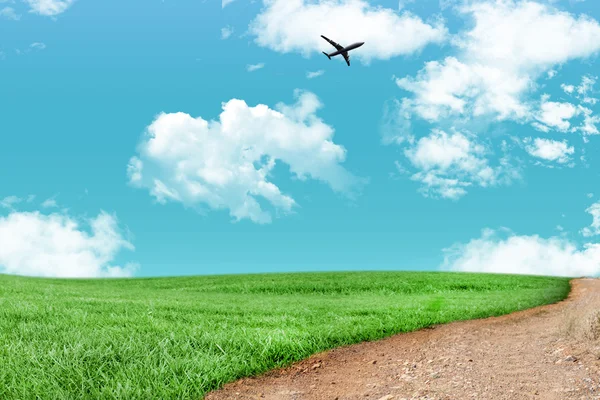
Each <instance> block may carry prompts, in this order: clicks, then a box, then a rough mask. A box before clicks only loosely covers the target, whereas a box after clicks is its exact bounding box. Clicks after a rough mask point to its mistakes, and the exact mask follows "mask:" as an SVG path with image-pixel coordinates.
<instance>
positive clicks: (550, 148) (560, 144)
mask: <svg viewBox="0 0 600 400" xmlns="http://www.w3.org/2000/svg"><path fill="white" fill-rule="evenodd" d="M524 142H525V143H528V144H527V145H526V146H525V150H527V152H528V153H529V154H530V155H531V156H533V157H537V158H541V159H543V160H546V161H556V162H558V163H561V164H564V163H567V162H569V161H571V159H570V157H569V155H571V154H573V153H575V148H573V146H569V144H568V143H567V141H566V140H563V141H558V140H551V139H542V138H535V139H534V140H533V141H532V140H531V138H527V139H525V140H524Z"/></svg>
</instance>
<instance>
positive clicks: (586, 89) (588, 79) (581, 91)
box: [577, 75, 598, 104]
mask: <svg viewBox="0 0 600 400" xmlns="http://www.w3.org/2000/svg"><path fill="white" fill-rule="evenodd" d="M596 80H597V77H595V76H589V75H586V76H583V78H582V79H581V85H579V86H577V94H578V95H579V96H578V98H580V99H581V101H583V102H584V103H589V104H596V103H597V102H598V99H597V98H595V97H590V96H589V93H590V92H592V91H593V87H594V84H595V83H596Z"/></svg>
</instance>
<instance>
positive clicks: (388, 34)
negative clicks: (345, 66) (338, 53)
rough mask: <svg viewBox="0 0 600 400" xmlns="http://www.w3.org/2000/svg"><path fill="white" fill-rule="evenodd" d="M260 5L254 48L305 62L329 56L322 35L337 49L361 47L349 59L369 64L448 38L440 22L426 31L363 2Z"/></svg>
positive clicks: (415, 21) (286, 0)
mask: <svg viewBox="0 0 600 400" xmlns="http://www.w3.org/2000/svg"><path fill="white" fill-rule="evenodd" d="M264 5H265V8H264V9H263V11H262V12H261V13H260V14H259V15H258V16H257V17H256V18H255V19H254V20H253V21H252V23H251V24H250V27H249V30H250V33H252V34H253V35H255V36H256V43H257V44H258V45H260V46H263V47H268V48H270V49H272V50H274V51H277V52H281V53H289V52H298V53H301V54H302V55H304V56H305V57H308V56H310V55H311V54H312V53H314V52H317V53H320V52H322V51H328V52H329V51H331V49H332V47H331V45H330V44H329V43H327V42H326V41H325V40H323V39H322V38H321V36H320V35H325V36H326V37H328V38H329V39H332V40H334V41H335V42H337V43H339V44H341V45H349V44H351V43H354V42H365V45H364V46H363V47H361V48H360V49H358V50H356V51H354V52H353V53H352V57H353V58H356V59H358V60H360V61H361V62H362V63H364V64H368V63H369V62H370V61H371V60H373V59H383V60H387V59H389V58H392V57H396V56H400V55H406V54H412V53H415V52H417V51H420V50H421V49H423V48H424V47H425V46H427V45H428V44H430V43H441V42H442V41H444V40H445V39H446V36H447V29H446V28H445V27H444V25H443V23H442V22H441V21H438V22H437V23H435V25H429V24H427V23H425V22H423V20H421V19H420V18H419V17H418V16H415V15H412V14H410V13H409V12H403V13H402V14H400V13H398V12H397V11H395V10H393V9H390V8H384V7H380V6H371V5H370V4H369V3H368V2H366V1H363V0H330V1H322V2H317V3H315V2H309V3H308V2H305V1H304V0H264ZM332 21H335V24H333V23H332Z"/></svg>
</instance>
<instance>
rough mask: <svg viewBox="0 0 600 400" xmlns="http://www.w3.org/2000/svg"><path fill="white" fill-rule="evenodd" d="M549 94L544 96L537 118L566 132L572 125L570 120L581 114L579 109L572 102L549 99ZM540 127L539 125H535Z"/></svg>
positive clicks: (548, 125)
mask: <svg viewBox="0 0 600 400" xmlns="http://www.w3.org/2000/svg"><path fill="white" fill-rule="evenodd" d="M548 99H549V96H548V95H544V96H542V101H541V106H540V110H539V111H538V112H537V113H536V115H535V118H536V119H537V120H538V121H539V122H541V123H542V124H545V125H546V126H547V127H552V128H555V129H558V130H559V131H562V132H566V131H568V130H569V128H570V127H571V123H570V122H569V120H570V119H571V118H573V117H575V116H576V115H578V114H579V109H578V108H577V107H576V106H575V105H573V104H571V103H559V102H554V101H548ZM534 126H535V127H538V128H539V125H537V124H536V125H534Z"/></svg>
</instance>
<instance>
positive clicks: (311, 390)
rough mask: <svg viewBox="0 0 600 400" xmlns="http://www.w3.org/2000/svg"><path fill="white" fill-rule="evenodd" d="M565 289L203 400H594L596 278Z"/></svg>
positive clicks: (341, 351) (599, 390)
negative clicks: (530, 304) (521, 306)
mask: <svg viewBox="0 0 600 400" xmlns="http://www.w3.org/2000/svg"><path fill="white" fill-rule="evenodd" d="M571 284H572V291H571V293H570V295H569V297H568V298H567V299H566V300H564V301H562V302H560V303H557V304H552V305H547V306H541V307H536V308H533V309H529V310H525V311H520V312H516V313H513V314H509V315H505V316H501V317H495V318H486V319H480V320H472V321H464V322H453V323H450V324H445V325H439V326H436V327H435V328H433V329H431V328H430V329H423V330H420V331H416V332H411V333H405V334H399V335H395V336H392V337H389V338H387V339H383V340H380V341H376V342H368V343H360V344H357V345H352V346H347V347H342V348H338V349H334V350H331V351H328V352H324V353H320V354H316V355H314V356H312V357H310V358H309V359H307V360H304V361H302V362H299V363H297V364H294V365H293V366H291V367H288V368H286V369H281V370H275V371H271V372H269V373H267V374H265V375H263V376H260V377H257V378H249V379H243V380H240V381H237V382H233V383H230V384H228V385H226V386H225V387H224V388H223V389H221V390H219V391H215V392H212V393H209V394H208V395H207V396H206V400H222V399H259V400H263V399H273V400H275V399H276V400H287V399H290V400H291V399H294V400H296V399H297V400H304V399H328V400H333V399H338V400H346V399H373V400H401V399H406V400H408V399H436V400H437V399H458V400H462V399H540V400H555V399H556V400H563V399H600V338H598V336H597V335H600V323H599V321H598V319H599V318H600V313H599V312H600V279H575V280H573V281H571ZM594 314H595V316H594ZM593 321H595V322H593Z"/></svg>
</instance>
